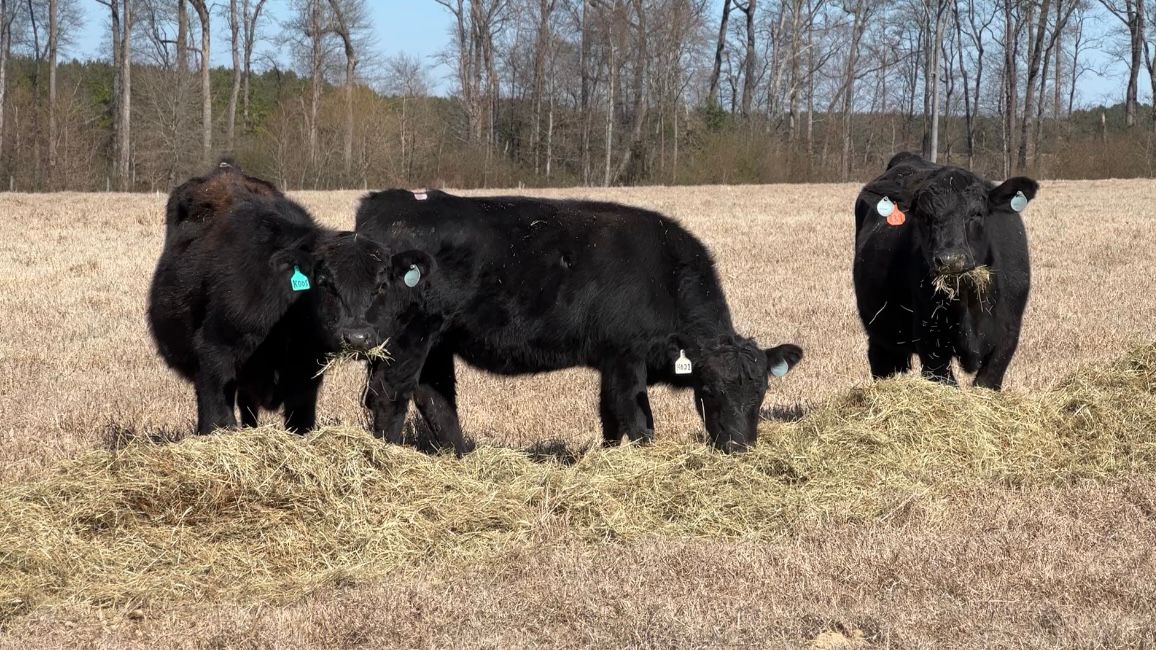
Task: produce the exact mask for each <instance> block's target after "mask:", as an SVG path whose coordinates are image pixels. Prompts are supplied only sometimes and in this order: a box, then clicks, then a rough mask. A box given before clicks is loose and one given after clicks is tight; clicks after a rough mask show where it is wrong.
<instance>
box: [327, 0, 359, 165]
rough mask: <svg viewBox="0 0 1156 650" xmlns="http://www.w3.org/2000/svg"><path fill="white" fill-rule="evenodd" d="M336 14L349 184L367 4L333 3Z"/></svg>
mask: <svg viewBox="0 0 1156 650" xmlns="http://www.w3.org/2000/svg"><path fill="white" fill-rule="evenodd" d="M329 8H330V9H331V10H332V11H333V27H332V31H333V32H334V33H335V34H337V37H338V38H340V39H341V44H342V47H343V49H344V51H345V140H344V143H343V144H344V147H343V149H342V152H343V153H342V162H343V163H344V165H345V178H346V181H348V180H349V179H350V176H351V174H352V171H353V86H354V84H355V82H356V76H355V75H356V72H357V49H358V40H360V38H361V36H362V33H363V32H364V31H365V28H366V26H367V22H368V18H367V16H366V12H365V0H329Z"/></svg>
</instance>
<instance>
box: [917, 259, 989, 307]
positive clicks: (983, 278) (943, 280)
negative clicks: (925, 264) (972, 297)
mask: <svg viewBox="0 0 1156 650" xmlns="http://www.w3.org/2000/svg"><path fill="white" fill-rule="evenodd" d="M965 285H967V286H970V287H971V288H972V289H974V290H975V294H976V297H977V298H979V299H980V300H983V298H984V296H985V295H986V294H987V290H988V288H989V287H990V286H991V269H990V268H988V267H987V266H977V267H975V268H974V269H972V270H970V271H967V272H965V273H952V274H940V275H937V276H935V279H934V280H932V281H931V286H932V287H933V288H934V289H935V290H936V291H938V292H939V293H942V294H943V295H944V296H945V297H946V298H947V299H948V300H955V298H956V296H958V295H959V292H961V291H963V290H964V286H965Z"/></svg>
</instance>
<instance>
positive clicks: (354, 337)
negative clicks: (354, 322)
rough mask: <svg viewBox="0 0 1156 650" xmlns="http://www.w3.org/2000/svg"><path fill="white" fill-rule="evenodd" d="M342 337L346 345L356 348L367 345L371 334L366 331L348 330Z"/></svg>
mask: <svg viewBox="0 0 1156 650" xmlns="http://www.w3.org/2000/svg"><path fill="white" fill-rule="evenodd" d="M342 338H343V339H344V342H345V344H346V345H348V346H350V347H356V348H361V347H365V345H366V343H368V342H369V335H368V334H366V333H365V332H347V333H346V334H345V336H344V337H342Z"/></svg>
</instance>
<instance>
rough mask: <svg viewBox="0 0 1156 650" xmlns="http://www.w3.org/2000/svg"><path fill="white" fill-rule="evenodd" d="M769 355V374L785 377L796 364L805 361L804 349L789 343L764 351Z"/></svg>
mask: <svg viewBox="0 0 1156 650" xmlns="http://www.w3.org/2000/svg"><path fill="white" fill-rule="evenodd" d="M764 352H765V353H766V355H767V374H769V375H771V376H772V377H783V376H785V375H786V374H787V373H788V372H790V371H791V368H794V367H795V364H797V363H799V362H800V361H802V360H803V348H801V347H799V346H797V345H791V344H790V343H787V344H785V345H780V346H777V347H773V348H769V349H767V350H764Z"/></svg>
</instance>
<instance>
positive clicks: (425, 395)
mask: <svg viewBox="0 0 1156 650" xmlns="http://www.w3.org/2000/svg"><path fill="white" fill-rule="evenodd" d="M414 403H415V404H416V405H417V410H418V411H419V412H420V413H421V416H422V417H423V418H425V421H426V423H427V424H428V425H429V428H430V432H431V433H432V434H433V437H434V440H433V443H434V445H433V446H435V447H440V448H443V449H450V448H452V449H453V450H454V453H456V454H457V455H459V456H460V455H462V454H464V453H466V452H468V451H470V449H469V445H468V444H467V443H466V440H465V437H464V436H463V435H462V425H461V422H460V421H459V420H458V396H457V378H456V376H455V375H454V355H453V352H451V351H450V350H449V349H447V348H444V347H440V348H434V349H432V350H430V353H429V355H428V356H427V357H426V360H425V365H424V366H422V369H421V379H420V380H419V381H418V386H417V390H415V391H414ZM418 446H419V447H421V446H423V445H422V443H421V441H419V443H418Z"/></svg>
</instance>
